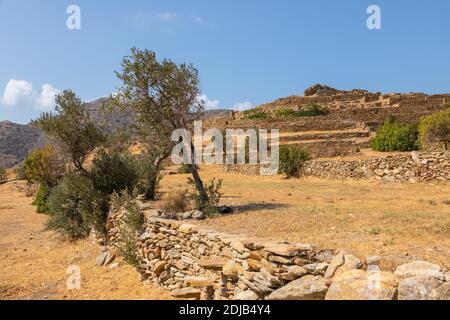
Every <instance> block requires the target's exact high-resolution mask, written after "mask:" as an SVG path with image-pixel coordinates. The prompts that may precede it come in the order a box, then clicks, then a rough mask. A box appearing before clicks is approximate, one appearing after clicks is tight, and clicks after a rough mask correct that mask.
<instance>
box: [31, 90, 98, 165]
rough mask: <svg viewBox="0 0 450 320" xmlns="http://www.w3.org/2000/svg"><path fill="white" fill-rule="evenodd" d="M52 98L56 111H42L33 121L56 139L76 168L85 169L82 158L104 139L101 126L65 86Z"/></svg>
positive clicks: (86, 156)
mask: <svg viewBox="0 0 450 320" xmlns="http://www.w3.org/2000/svg"><path fill="white" fill-rule="evenodd" d="M55 102H56V107H55V112H54V113H53V112H44V113H42V114H41V115H40V117H39V118H38V119H36V120H33V124H34V125H36V126H37V127H38V128H40V129H41V130H42V131H43V132H44V133H45V134H46V135H48V136H49V137H50V138H52V139H53V140H55V142H56V143H57V144H58V145H59V147H60V149H61V151H62V152H64V153H65V154H66V155H67V156H68V157H69V158H70V161H71V162H72V164H73V166H74V167H75V169H76V170H77V171H79V172H82V173H87V171H86V169H85V168H84V166H83V165H84V162H85V161H86V159H87V158H88V156H89V155H90V154H91V153H92V152H93V151H94V150H95V148H97V147H98V146H99V145H101V144H102V143H103V142H104V141H105V135H104V133H103V130H102V129H101V128H99V126H98V125H96V123H95V122H94V121H93V120H92V119H91V116H90V115H89V112H88V110H87V108H86V104H85V103H83V102H82V101H81V100H80V99H79V98H78V97H77V96H76V95H75V93H74V92H72V91H70V90H65V91H64V92H63V93H62V94H60V95H57V96H56V99H55Z"/></svg>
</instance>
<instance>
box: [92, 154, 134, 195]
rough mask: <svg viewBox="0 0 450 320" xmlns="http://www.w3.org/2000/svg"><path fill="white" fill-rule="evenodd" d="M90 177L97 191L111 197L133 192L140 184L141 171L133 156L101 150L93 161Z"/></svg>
mask: <svg viewBox="0 0 450 320" xmlns="http://www.w3.org/2000/svg"><path fill="white" fill-rule="evenodd" d="M90 176H91V179H92V182H93V186H94V188H95V189H96V190H98V191H100V192H103V193H105V194H108V195H111V194H112V193H114V192H122V191H123V190H128V192H133V190H134V189H135V188H136V186H137V185H138V182H139V171H138V165H137V163H136V161H135V160H134V159H133V158H132V157H131V155H129V154H126V153H119V152H115V151H112V152H111V153H108V152H106V151H105V150H100V151H99V152H98V153H97V155H96V156H95V158H94V160H93V161H92V168H91V172H90Z"/></svg>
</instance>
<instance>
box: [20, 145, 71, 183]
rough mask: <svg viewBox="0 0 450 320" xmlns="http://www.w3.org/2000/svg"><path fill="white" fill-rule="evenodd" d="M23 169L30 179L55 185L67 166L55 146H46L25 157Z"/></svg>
mask: <svg viewBox="0 0 450 320" xmlns="http://www.w3.org/2000/svg"><path fill="white" fill-rule="evenodd" d="M22 170H23V174H24V176H25V177H26V179H27V180H28V181H30V182H37V183H40V184H44V185H45V187H54V186H55V185H56V184H57V183H58V180H59V179H60V178H61V177H62V176H63V174H64V171H65V168H64V163H63V162H62V160H61V159H60V158H59V157H58V155H57V153H56V151H55V148H53V147H52V146H45V147H44V148H42V149H37V150H35V151H34V152H32V153H31V154H30V155H29V156H28V157H27V158H26V159H25V161H24V162H23V166H22Z"/></svg>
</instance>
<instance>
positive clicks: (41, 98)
mask: <svg viewBox="0 0 450 320" xmlns="http://www.w3.org/2000/svg"><path fill="white" fill-rule="evenodd" d="M60 93H61V90H59V89H57V88H55V87H53V86H52V85H51V84H44V85H43V86H42V89H41V92H40V93H39V95H38V97H37V99H36V107H37V108H38V109H44V110H45V109H50V108H52V107H54V106H55V96H56V95H57V94H60Z"/></svg>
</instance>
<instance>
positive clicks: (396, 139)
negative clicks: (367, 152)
mask: <svg viewBox="0 0 450 320" xmlns="http://www.w3.org/2000/svg"><path fill="white" fill-rule="evenodd" d="M418 135H419V133H418V129H417V125H416V124H405V123H400V122H398V121H397V120H396V119H395V118H392V117H390V118H388V119H387V120H386V121H385V123H384V124H383V126H382V127H381V128H380V130H379V131H378V132H377V135H376V137H375V138H374V139H372V140H371V142H370V146H371V148H372V149H373V150H376V151H412V150H417V149H418V148H419V141H418Z"/></svg>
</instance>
